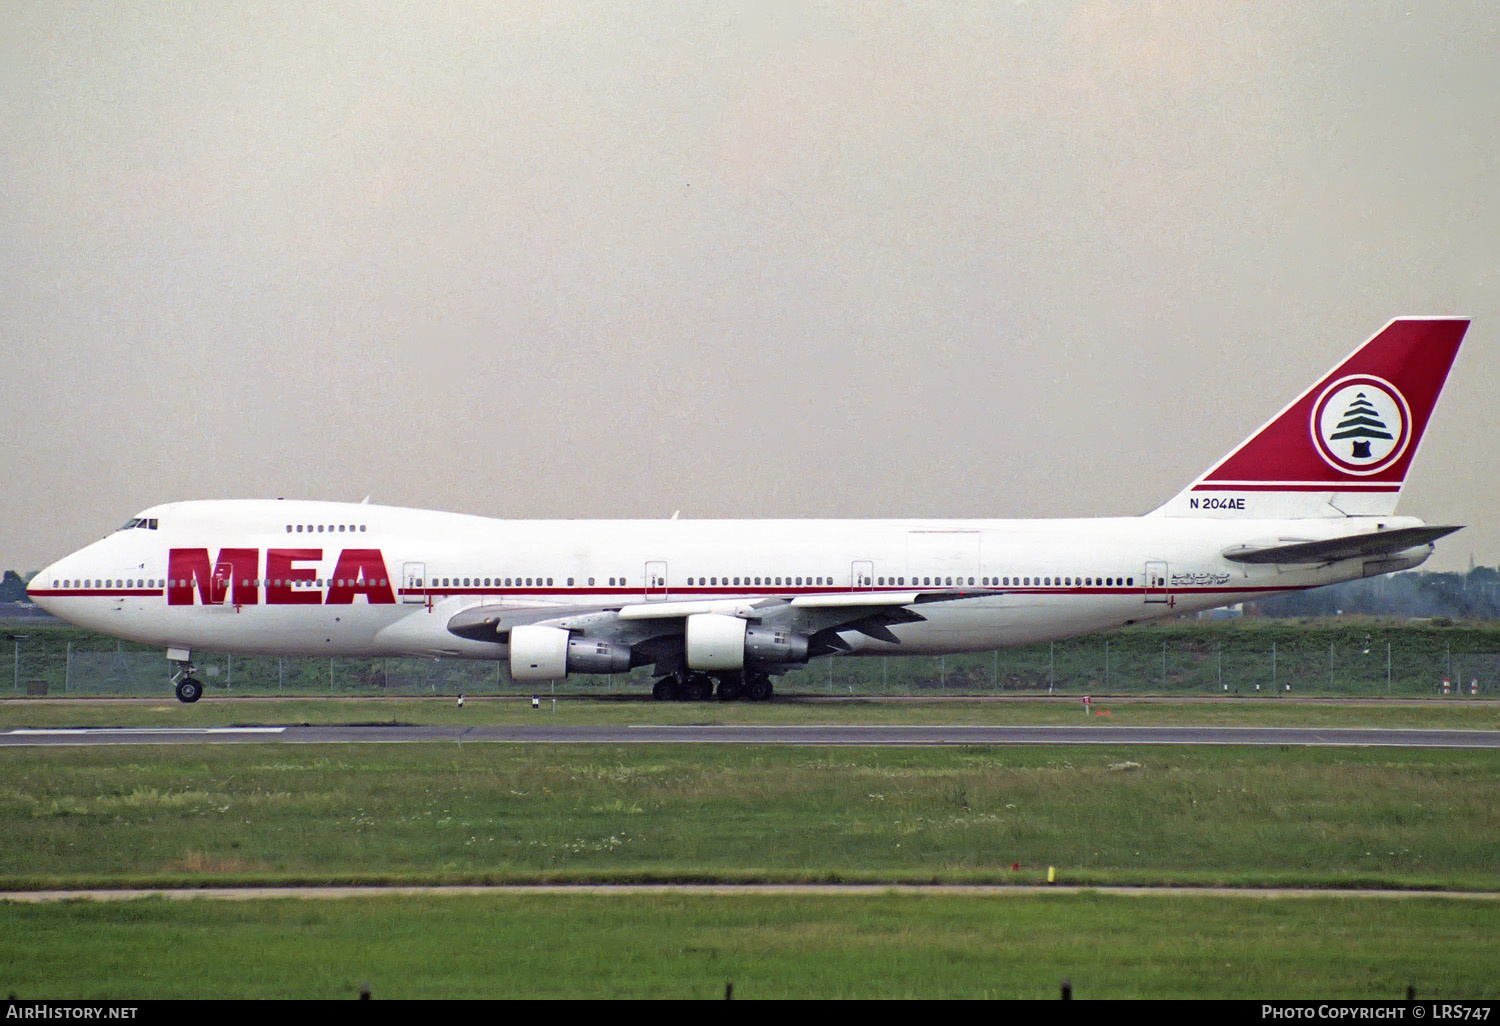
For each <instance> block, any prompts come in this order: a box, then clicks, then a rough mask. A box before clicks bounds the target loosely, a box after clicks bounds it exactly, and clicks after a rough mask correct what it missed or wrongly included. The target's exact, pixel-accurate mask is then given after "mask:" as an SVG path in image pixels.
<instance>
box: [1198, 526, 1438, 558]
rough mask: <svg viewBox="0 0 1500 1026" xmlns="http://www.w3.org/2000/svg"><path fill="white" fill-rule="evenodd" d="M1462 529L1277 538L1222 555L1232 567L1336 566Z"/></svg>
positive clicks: (1405, 528)
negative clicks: (1277, 564) (1259, 565)
mask: <svg viewBox="0 0 1500 1026" xmlns="http://www.w3.org/2000/svg"><path fill="white" fill-rule="evenodd" d="M1461 530H1463V528H1462V527H1403V528H1399V529H1397V530H1394V531H1370V532H1367V533H1365V534H1354V535H1348V536H1346V537H1343V538H1325V539H1320V540H1318V541H1304V540H1301V539H1297V538H1281V539H1278V540H1277V541H1276V542H1272V543H1265V544H1251V545H1240V546H1237V547H1235V548H1232V549H1226V550H1225V551H1224V558H1225V559H1228V560H1233V561H1234V562H1236V563H1336V562H1338V561H1339V560H1341V559H1358V558H1359V557H1361V556H1385V555H1390V554H1392V553H1395V552H1401V551H1402V550H1404V549H1410V548H1415V547H1416V546H1418V545H1428V544H1431V543H1432V542H1434V541H1436V540H1437V539H1439V538H1442V537H1443V536H1444V535H1449V534H1452V533H1453V532H1454V531H1461Z"/></svg>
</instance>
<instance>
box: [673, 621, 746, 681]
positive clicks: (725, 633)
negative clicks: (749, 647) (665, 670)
mask: <svg viewBox="0 0 1500 1026" xmlns="http://www.w3.org/2000/svg"><path fill="white" fill-rule="evenodd" d="M747 626H748V625H747V624H746V623H745V621H744V620H741V619H740V618H739V617H737V616H726V615H725V614H723V613H694V614H693V615H692V616H690V617H688V618H687V664H688V668H689V669H693V670H738V669H740V668H741V667H742V666H744V665H745V628H746V627H747Z"/></svg>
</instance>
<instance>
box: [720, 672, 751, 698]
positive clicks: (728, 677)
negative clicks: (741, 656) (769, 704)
mask: <svg viewBox="0 0 1500 1026" xmlns="http://www.w3.org/2000/svg"><path fill="white" fill-rule="evenodd" d="M744 696H745V687H744V682H743V681H742V680H741V678H740V675H739V674H737V673H726V674H724V675H723V676H722V677H720V678H719V701H721V702H735V701H738V700H739V699H741V698H743V697H744Z"/></svg>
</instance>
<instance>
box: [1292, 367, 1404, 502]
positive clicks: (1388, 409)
mask: <svg viewBox="0 0 1500 1026" xmlns="http://www.w3.org/2000/svg"><path fill="white" fill-rule="evenodd" d="M1311 428H1312V437H1313V443H1314V444H1315V445H1316V446H1317V449H1318V455H1319V456H1322V457H1323V461H1324V462H1325V463H1327V464H1328V465H1329V466H1330V467H1332V468H1333V469H1335V470H1337V471H1340V472H1341V473H1345V474H1355V475H1359V476H1361V477H1363V476H1366V475H1369V474H1378V473H1380V472H1381V471H1382V470H1384V469H1386V468H1387V467H1389V466H1390V465H1391V464H1393V463H1395V462H1396V461H1397V460H1399V459H1400V458H1401V454H1402V453H1404V452H1405V451H1406V445H1407V443H1408V442H1409V441H1411V409H1410V407H1408V406H1407V405H1406V399H1405V398H1404V397H1403V396H1402V395H1401V393H1400V392H1398V391H1397V390H1396V386H1395V385H1392V384H1391V383H1390V382H1389V381H1386V380H1385V379H1384V378H1377V377H1375V376H1373V375H1370V374H1355V375H1351V376H1350V377H1347V378H1340V379H1339V380H1337V381H1335V382H1334V383H1333V384H1331V385H1329V386H1328V387H1327V388H1325V389H1324V390H1323V394H1322V395H1320V396H1319V397H1318V401H1317V402H1316V403H1314V404H1313V411H1312V424H1311Z"/></svg>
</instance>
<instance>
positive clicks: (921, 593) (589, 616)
mask: <svg viewBox="0 0 1500 1026" xmlns="http://www.w3.org/2000/svg"><path fill="white" fill-rule="evenodd" d="M997 594H1001V592H998V591H995V590H993V589H989V588H935V589H914V590H911V591H900V592H866V591H854V592H841V593H838V594H829V595H792V596H763V597H759V598H738V599H733V598H731V599H689V600H683V601H670V600H668V601H661V602H637V603H628V604H624V605H619V606H615V605H609V606H549V605H528V606H513V605H506V604H503V603H498V604H490V605H480V606H475V607H473V608H470V609H466V610H464V611H463V612H460V613H457V614H456V615H454V616H453V617H452V618H451V619H449V621H448V630H449V632H450V633H453V634H456V635H458V636H459V637H462V638H468V639H470V640H472V641H490V642H495V641H498V642H502V643H503V642H506V641H508V640H509V633H510V631H511V629H512V628H514V627H520V626H523V625H527V624H539V625H544V626H548V627H560V628H562V629H564V630H569V631H574V632H576V633H577V634H579V635H580V636H583V637H592V638H600V639H606V640H610V641H618V642H622V643H626V644H639V643H640V642H642V641H646V640H649V639H651V638H655V637H660V636H663V635H670V634H681V633H682V631H683V623H684V621H685V620H686V619H687V618H688V617H689V616H693V615H696V614H699V613H719V614H722V615H725V616H738V617H740V618H741V619H745V620H753V621H756V622H759V623H767V624H774V625H776V626H778V627H785V628H787V629H789V630H794V631H797V632H799V633H802V634H806V635H808V637H809V639H810V644H809V649H810V652H811V654H813V655H824V654H827V653H829V652H837V651H844V650H847V649H848V648H849V647H850V646H849V645H848V643H847V642H845V641H843V640H842V639H840V638H839V637H838V633H839V632H840V631H850V630H852V631H858V632H859V633H861V634H864V635H867V636H868V637H871V638H875V639H877V640H879V641H888V642H892V643H895V642H896V640H897V639H896V636H895V635H894V634H892V633H891V631H890V627H891V626H892V625H894V624H900V623H916V622H918V621H921V620H924V619H926V618H925V617H924V616H922V615H921V614H920V613H918V612H917V611H916V610H915V609H913V608H911V607H913V606H920V605H925V604H928V603H931V602H952V601H957V600H959V599H971V598H979V597H982V596H986V595H997Z"/></svg>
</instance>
